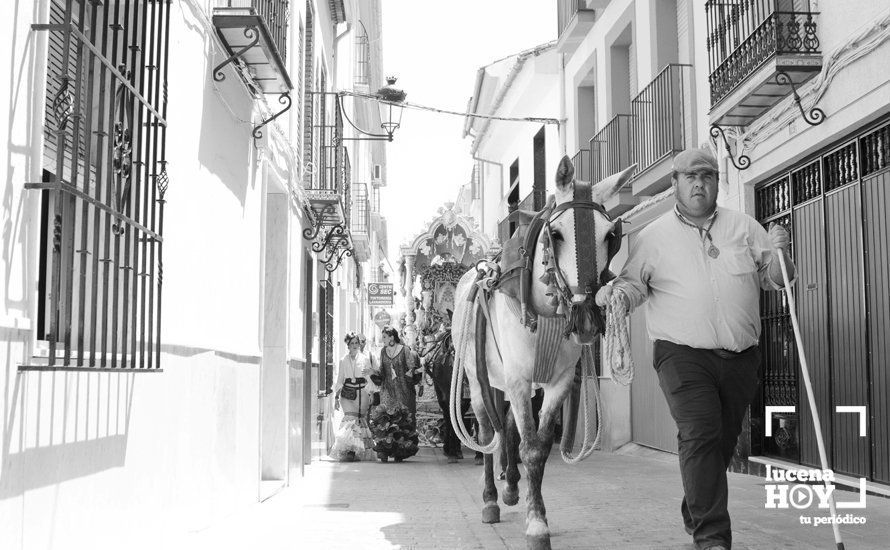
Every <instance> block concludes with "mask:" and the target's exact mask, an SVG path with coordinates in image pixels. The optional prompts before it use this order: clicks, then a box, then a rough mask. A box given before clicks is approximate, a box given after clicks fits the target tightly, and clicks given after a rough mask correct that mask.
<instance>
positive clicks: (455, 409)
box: [448, 271, 500, 454]
mask: <svg viewBox="0 0 890 550" xmlns="http://www.w3.org/2000/svg"><path fill="white" fill-rule="evenodd" d="M476 280H477V274H476V273H474V272H473V271H470V272H468V273H467V274H466V275H464V276H463V277H462V278H461V280H460V282H459V283H458V285H457V291H456V292H455V296H454V298H455V308H454V309H455V311H454V319H453V320H454V321H455V322H454V323H452V325H451V336H452V340H453V342H454V368H452V370H451V391H450V393H449V399H448V403H449V412H450V414H449V416H450V417H451V426H452V428H454V433H455V434H457V437H458V439H460V441H461V443H463V444H464V445H466V446H467V447H469V448H470V449H473V450H474V451H478V452H481V453H486V454H493V453H494V451H496V450H497V449H498V447H499V445H500V435H499V434H498V433H497V432H495V434H494V437H492V439H491V441H489V442H488V444H487V445H480V444H478V443H476V442H475V441H473V438H472V436H471V435H470V434H469V432H468V431H467V427H466V426H465V425H464V423H463V417H462V415H461V411H460V401H461V386H462V385H463V378H464V364H465V362H466V361H475V357H472V356H470V354H468V351H469V350H468V348H469V345H468V344H469V341H470V338H472V337H473V336H474V327H475V321H476V303H477V302H476V298H475V296H476V293H475V292H473V291H474V290H477V289H474V288H473V287H474V286H475V282H476ZM461 290H464V292H461ZM461 314H462V315H461Z"/></svg>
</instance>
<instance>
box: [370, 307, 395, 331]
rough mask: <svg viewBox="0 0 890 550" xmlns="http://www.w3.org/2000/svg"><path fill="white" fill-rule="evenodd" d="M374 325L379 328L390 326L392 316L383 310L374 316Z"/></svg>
mask: <svg viewBox="0 0 890 550" xmlns="http://www.w3.org/2000/svg"><path fill="white" fill-rule="evenodd" d="M374 324H375V325H377V326H378V327H380V328H383V327H385V326H386V325H391V324H392V316H391V315H390V314H389V312H387V311H386V310H385V309H381V310H380V311H378V312H377V313H376V314H375V315H374Z"/></svg>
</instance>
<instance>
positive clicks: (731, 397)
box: [653, 340, 760, 548]
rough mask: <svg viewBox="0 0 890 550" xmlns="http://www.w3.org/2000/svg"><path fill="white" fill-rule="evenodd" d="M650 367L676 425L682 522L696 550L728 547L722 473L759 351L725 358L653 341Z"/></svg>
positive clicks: (751, 390)
mask: <svg viewBox="0 0 890 550" xmlns="http://www.w3.org/2000/svg"><path fill="white" fill-rule="evenodd" d="M653 362H654V365H655V370H656V371H657V372H658V381H659V383H660V385H661V390H662V391H663V392H664V396H665V398H666V399H667V403H668V407H670V410H671V416H673V417H674V421H675V422H676V423H677V430H678V431H677V441H678V443H679V451H680V475H681V476H682V478H683V491H684V492H685V497H684V498H683V504H682V506H681V512H682V514H683V523H684V524H685V527H686V530H687V531H689V532H691V533H692V534H693V539H694V540H695V545H696V547H697V548H708V547H709V546H712V545H717V544H722V545H724V546H726V547H727V548H730V547H731V546H732V530H731V526H730V520H729V512H728V511H727V509H726V504H727V497H728V489H727V485H726V469H727V468H728V467H729V464H730V461H731V460H732V455H733V452H734V451H735V446H736V441H737V440H738V437H739V433H740V432H741V429H742V420H743V418H744V416H745V410H746V409H747V407H748V404H749V403H750V402H751V400H752V399H753V398H754V394H755V392H756V390H757V385H758V382H759V380H758V370H759V366H760V350H759V349H758V347H757V346H754V347H751V348H749V349H747V350H745V351H743V352H741V353H738V354H729V353H726V352H715V351H713V350H703V349H696V348H691V347H689V346H683V345H679V344H674V343H672V342H667V341H664V340H656V341H655V349H654V352H653Z"/></svg>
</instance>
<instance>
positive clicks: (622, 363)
mask: <svg viewBox="0 0 890 550" xmlns="http://www.w3.org/2000/svg"><path fill="white" fill-rule="evenodd" d="M603 360H604V361H605V362H607V363H608V364H609V365H610V367H611V370H612V377H613V378H614V379H615V381H617V382H618V383H620V384H621V385H623V386H627V385H629V384H630V383H631V382H632V381H633V379H634V361H633V357H632V356H631V354H630V314H629V312H628V310H627V304H626V302H625V298H624V293H623V292H621V291H620V290H618V289H615V290H614V291H613V292H612V295H611V296H610V297H609V303H608V304H607V305H606V332H605V335H604V337H603Z"/></svg>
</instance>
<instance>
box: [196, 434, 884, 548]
mask: <svg viewBox="0 0 890 550" xmlns="http://www.w3.org/2000/svg"><path fill="white" fill-rule="evenodd" d="M628 449H629V450H626V451H625V452H618V453H601V452H596V453H594V454H593V455H592V456H590V458H588V459H587V460H585V461H584V462H582V463H581V464H579V465H576V466H570V465H568V464H565V463H564V462H563V461H562V460H561V459H560V457H559V455H558V449H557V448H556V447H554V450H553V453H552V454H551V455H550V459H549V461H548V463H547V473H546V484H545V486H544V496H545V498H546V502H547V510H548V518H549V520H550V528H551V530H552V537H553V538H552V544H553V548H555V549H556V548H559V549H615V548H622V549H640V550H642V549H660V548H665V549H676V550H680V549H683V550H686V549H692V548H693V546H692V544H691V537H689V536H688V535H686V533H684V532H683V528H682V525H681V524H680V523H679V513H678V508H679V503H680V478H679V474H678V466H677V463H676V456H675V455H671V454H667V453H661V452H658V451H651V450H648V449H644V448H642V447H636V446H630V447H628ZM465 454H466V456H470V457H472V455H470V454H469V453H466V451H465ZM308 474H309V475H307V476H306V477H305V478H304V480H303V482H302V484H300V485H296V486H292V487H290V488H288V489H285V490H284V491H282V492H280V493H278V494H277V495H275V496H273V497H271V498H270V499H268V500H266V501H265V502H263V503H261V504H256V505H253V506H250V507H249V508H247V509H245V510H243V511H242V512H240V513H239V514H237V515H236V516H233V517H230V518H228V519H227V520H226V521H224V522H222V523H221V524H219V525H217V526H214V527H211V528H209V529H206V530H204V531H201V532H198V533H194V534H192V535H191V536H189V537H187V538H186V539H185V540H184V541H182V542H183V545H182V546H183V547H188V548H191V549H192V550H198V549H201V550H203V549H207V550H211V549H212V550H220V549H228V548H232V549H235V548H262V549H264V550H274V549H279V548H281V549H284V548H288V549H294V548H299V549H316V548H318V549H336V548H349V549H354V548H362V549H375V550H376V549H385V548H402V549H426V548H430V549H432V548H435V549H471V548H478V549H485V550H489V549H499V548H507V549H522V548H525V538H524V536H523V533H524V529H525V527H524V514H525V503H524V500H523V499H521V500H520V503H519V505H517V506H514V507H506V506H504V505H503V504H501V523H499V524H494V525H485V524H483V523H482V522H481V520H480V517H481V514H480V509H481V502H482V500H481V492H482V488H481V487H482V486H481V474H482V467H481V466H475V465H474V464H473V460H472V458H466V459H464V460H461V461H460V462H458V463H456V464H447V463H446V461H445V458H444V457H443V456H442V454H441V451H440V450H438V449H431V448H422V449H421V452H420V453H419V454H418V455H417V456H415V457H413V458H411V459H409V460H407V461H405V462H404V463H402V464H394V463H387V464H382V463H379V462H355V463H337V462H330V461H320V462H315V463H313V464H312V466H311V471H310V472H308ZM523 476H524V472H523ZM729 483H730V495H731V496H730V512H731V514H732V518H733V532H734V543H733V548H735V549H736V550H745V549H749V550H754V549H762V548H773V549H778V548H787V549H813V548H831V547H833V544H834V543H833V539H832V534H831V528H830V527H829V526H824V525H823V526H819V527H814V526H807V525H801V524H800V516H801V515H803V514H806V515H812V516H815V517H820V516H827V515H828V513H827V511H821V510H816V509H815V504H814V505H813V509H812V510H811V511H807V510H797V509H794V508H793V507H791V508H790V509H788V510H776V509H770V510H767V509H765V508H764V502H765V498H764V497H765V491H764V488H763V485H764V480H763V478H760V477H757V476H752V475H744V474H732V473H730V474H729ZM524 488H525V484H524V479H523V481H521V482H520V489H521V490H522V491H523V495H524ZM837 500H838V501H839V502H841V501H853V500H856V495H854V494H853V493H849V492H842V493H838V494H837ZM840 512H843V510H841V511H839V513H840ZM850 512H855V514H853V515H856V516H864V517H865V518H866V524H865V525H851V526H844V527H842V528H841V532H842V533H843V536H844V541H845V543H846V547H847V548H849V549H865V548H868V549H879V548H886V541H888V540H890V524H888V523H887V522H886V521H882V520H881V518H886V517H888V514H890V500H888V499H885V498H881V497H876V496H871V495H869V496H868V497H867V508H866V509H865V510H850ZM841 515H843V514H841Z"/></svg>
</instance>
